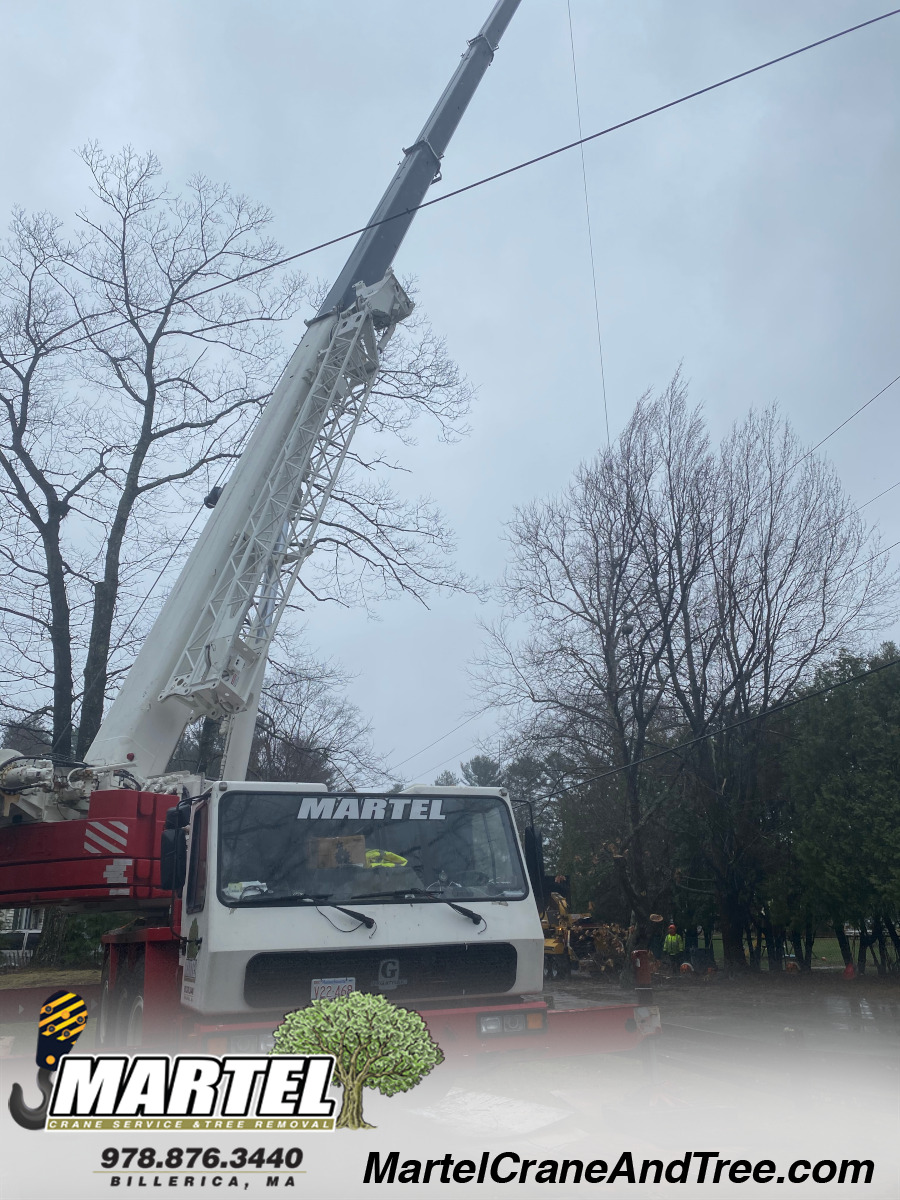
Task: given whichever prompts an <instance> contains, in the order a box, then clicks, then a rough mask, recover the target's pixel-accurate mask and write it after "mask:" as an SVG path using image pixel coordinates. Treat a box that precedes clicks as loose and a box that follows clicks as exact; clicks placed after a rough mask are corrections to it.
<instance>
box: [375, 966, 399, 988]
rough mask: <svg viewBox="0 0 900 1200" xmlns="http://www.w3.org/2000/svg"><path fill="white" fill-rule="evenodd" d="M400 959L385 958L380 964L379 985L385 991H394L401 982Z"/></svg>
mask: <svg viewBox="0 0 900 1200" xmlns="http://www.w3.org/2000/svg"><path fill="white" fill-rule="evenodd" d="M399 975H400V960H399V959H398V958H383V959H382V960H381V962H380V963H379V964H378V986H379V988H380V989H381V991H383V992H392V991H393V990H394V988H395V987H396V986H397V984H398V983H399V982H400V980H399Z"/></svg>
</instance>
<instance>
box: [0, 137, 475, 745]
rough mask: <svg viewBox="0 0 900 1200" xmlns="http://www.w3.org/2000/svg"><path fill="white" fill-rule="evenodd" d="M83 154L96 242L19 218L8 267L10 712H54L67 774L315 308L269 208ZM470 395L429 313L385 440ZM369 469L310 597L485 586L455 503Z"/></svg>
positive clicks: (350, 489) (391, 407)
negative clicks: (291, 335) (461, 569)
mask: <svg viewBox="0 0 900 1200" xmlns="http://www.w3.org/2000/svg"><path fill="white" fill-rule="evenodd" d="M81 157H82V159H83V161H84V163H85V165H86V167H87V169H88V171H89V175H90V180H91V190H92V193H93V199H92V201H91V202H90V204H89V205H88V206H87V207H86V208H85V210H84V211H83V212H82V213H81V214H79V228H78V231H77V234H76V235H74V236H72V237H68V238H67V237H65V236H64V233H63V228H62V226H61V224H60V223H59V222H57V221H56V220H54V219H53V218H51V217H49V216H48V215H46V214H38V215H37V216H27V215H26V214H24V213H22V212H17V213H16V214H15V216H14V219H13V223H12V226H11V229H10V236H9V239H8V241H7V243H6V244H5V246H4V248H3V253H2V257H0V265H2V270H0V403H2V406H3V414H2V415H3V418H4V420H3V426H4V432H3V433H0V479H2V482H0V491H2V494H3V496H4V499H5V500H6V501H7V503H6V505H5V508H4V512H3V514H2V515H0V553H2V554H3V556H4V561H5V564H6V567H7V587H6V589H5V597H4V602H3V604H2V606H0V638H2V642H0V687H2V697H3V698H2V704H3V706H4V707H5V709H6V710H7V712H8V714H9V716H10V717H11V718H13V717H19V718H21V717H29V716H36V717H40V716H41V715H42V714H45V715H49V716H50V717H51V719H52V742H53V747H54V750H55V752H56V754H57V755H60V756H62V757H67V756H68V755H70V754H71V753H72V752H73V749H74V751H75V752H76V753H77V755H78V756H82V755H83V754H84V753H85V752H86V750H87V747H88V746H89V745H90V743H91V741H92V740H93V737H94V735H95V734H96V732H97V729H98V727H99V724H100V721H101V718H102V713H103V705H104V702H105V699H106V697H107V696H108V694H109V692H110V690H111V689H112V688H114V687H115V684H116V680H117V678H118V677H120V676H121V674H122V673H123V672H124V671H125V670H126V669H127V667H128V665H129V663H130V661H131V660H132V658H133V655H134V651H135V647H136V645H137V644H138V643H139V641H140V638H141V636H142V634H143V632H144V631H145V629H146V627H147V622H148V620H149V619H150V618H151V617H152V615H153V607H152V606H149V605H147V597H148V593H149V592H150V591H151V588H152V586H153V585H154V583H155V581H156V580H157V578H158V577H159V576H164V577H168V575H169V574H170V572H171V570H172V569H173V568H174V567H175V566H176V565H177V564H178V561H179V559H180V558H182V557H183V555H184V549H183V548H182V547H186V545H187V544H188V543H189V541H190V536H191V535H190V533H189V532H188V521H189V519H190V518H189V516H188V514H191V513H193V514H194V516H195V517H196V514H197V513H198V511H200V509H199V502H200V499H201V498H202V496H203V495H204V494H206V493H207V492H209V491H210V489H211V487H212V485H213V484H215V483H219V482H221V479H222V476H223V473H224V472H225V471H227V466H228V464H229V462H231V461H233V460H234V458H235V457H236V456H237V454H238V453H239V451H240V448H241V445H242V443H243V440H244V438H245V436H246V433H247V431H248V428H249V426H250V424H251V423H252V420H253V418H254V417H255V416H256V414H257V413H258V412H259V410H260V408H261V407H262V406H263V405H264V403H265V401H266V399H267V397H268V395H269V393H270V391H271V388H272V386H273V384H274V382H275V379H276V377H277V374H278V371H279V370H280V367H281V364H282V362H283V361H284V359H285V358H286V354H285V352H284V347H283V345H282V341H281V336H280V332H279V330H280V326H282V325H283V324H284V323H285V322H287V321H289V320H290V319H291V318H293V317H295V316H296V314H297V313H298V312H299V310H300V308H301V306H302V305H303V304H305V303H308V302H310V301H312V300H314V296H315V289H314V288H310V287H308V286H307V283H306V280H305V279H304V278H303V277H302V276H299V275H296V274H290V273H288V272H286V271H284V270H283V269H280V268H279V267H278V263H279V260H280V259H281V257H282V251H281V247H280V246H278V245H277V244H276V243H275V242H274V241H273V240H272V239H271V238H270V237H269V235H268V233H267V227H268V224H269V221H270V214H269V213H268V211H267V210H265V209H264V208H262V207H261V206H259V205H255V204H253V203H251V202H250V201H248V200H247V199H246V198H244V197H241V196H236V195H235V194H233V193H232V192H231V191H230V189H228V188H227V187H225V186H221V185H218V184H214V183H212V182H211V181H210V180H208V179H206V178H204V177H202V176H196V177H194V178H193V179H191V180H190V181H189V182H188V184H187V186H186V188H185V189H184V190H183V191H182V192H174V191H172V190H170V189H169V188H168V187H167V186H166V185H165V184H164V183H163V181H162V179H161V172H160V166H159V163H158V161H157V160H156V158H155V157H154V156H153V155H152V154H146V155H141V154H137V153H135V152H134V151H132V150H130V149H126V150H124V151H123V152H122V153H121V154H119V155H116V156H108V155H106V154H104V153H103V152H102V151H101V150H100V148H99V147H97V146H95V145H91V146H88V147H86V148H85V149H84V150H83V151H82V152H81ZM249 272H252V274H251V275H249V277H248V273H249ZM470 399H471V389H470V387H469V386H468V384H467V383H466V381H465V380H464V379H462V378H461V377H460V374H459V371H458V369H457V368H456V366H455V364H454V363H453V362H452V361H451V360H450V359H449V358H448V356H447V354H446V349H445V347H444V345H443V343H442V341H441V340H440V339H439V338H438V337H437V336H436V335H435V334H434V332H433V331H432V330H431V328H430V327H429V325H428V323H427V321H426V320H424V319H423V318H421V317H420V318H419V320H418V323H417V325H416V326H415V328H413V329H412V330H409V331H404V332H403V333H401V334H400V335H399V336H398V337H397V338H395V339H394V342H393V343H392V344H391V346H390V348H389V353H388V356H387V359H386V362H385V371H384V374H383V376H382V378H381V380H380V381H379V383H378V386H377V388H376V390H375V394H374V395H373V397H372V402H371V404H370V408H369V411H368V413H367V416H366V422H367V425H368V429H369V431H370V433H371V434H373V435H374V434H379V433H383V434H389V435H392V436H394V437H399V438H400V440H401V441H403V440H408V439H409V438H410V436H411V433H410V431H411V426H412V425H413V423H414V422H415V420H416V419H417V418H418V417H420V416H421V415H422V414H430V415H431V416H433V417H434V418H435V419H436V420H437V422H438V426H439V429H440V431H441V433H442V436H444V437H445V438H448V439H452V437H454V436H456V435H457V434H458V433H460V432H463V431H464V427H463V420H464V416H465V413H466V411H467V409H468V405H469V402H470ZM363 443H364V444H365V445H366V446H368V447H371V446H373V444H374V443H373V439H372V438H371V437H368V436H367V437H366V438H364V439H363ZM350 465H351V472H350V473H349V474H347V475H345V476H344V478H343V480H342V486H341V489H340V490H339V491H337V492H336V494H335V495H334V497H333V501H332V504H331V505H330V507H329V510H328V512H327V514H326V523H324V524H323V525H322V526H321V527H320V530H319V539H318V543H317V545H318V549H319V556H318V557H319V560H320V564H321V565H320V567H319V569H318V574H317V575H314V576H313V577H312V579H311V580H310V581H309V583H308V594H309V595H310V596H312V597H315V598H317V599H318V598H334V599H338V600H339V601H341V602H343V603H359V602H365V601H366V600H367V599H370V598H372V597H374V596H377V595H380V594H386V593H390V592H392V591H395V590H397V589H401V590H406V591H409V592H412V593H413V594H415V595H416V596H418V597H420V598H421V597H422V596H424V595H425V594H426V593H427V591H428V590H429V589H430V588H432V587H442V586H447V587H450V588H455V587H466V586H468V581H467V580H465V579H464V578H463V577H462V576H461V575H459V574H458V573H457V572H455V571H454V569H453V567H452V563H451V562H450V561H449V558H448V555H449V553H450V550H451V548H452V538H451V536H450V534H449V533H448V531H447V529H446V527H445V525H444V523H443V520H442V518H441V516H440V514H439V513H438V512H437V510H436V509H435V508H434V506H433V505H431V504H430V503H428V502H427V501H424V500H422V501H414V500H413V501H410V500H401V499H400V498H398V497H397V496H395V495H394V493H393V492H392V491H391V490H390V489H389V488H388V487H387V485H386V484H385V483H384V482H383V481H382V480H381V479H380V478H378V477H377V476H376V472H377V471H379V469H381V470H384V469H387V468H388V467H394V468H395V469H400V468H399V466H398V464H397V463H394V462H390V461H389V460H388V458H387V457H386V456H385V455H384V453H383V452H381V451H380V450H378V449H374V450H372V452H371V454H369V455H368V456H366V455H365V454H364V453H360V452H357V453H356V454H355V456H354V457H353V459H352V461H351V464H350ZM354 472H355V473H354ZM193 523H194V522H193V521H192V522H191V524H193ZM313 561H314V562H315V559H314V560H313ZM79 678H80V680H81V685H80V687H79V686H78V684H77V682H76V680H78V679H79ZM74 731H77V739H76V744H75V746H74V747H73V744H72V743H73V732H74Z"/></svg>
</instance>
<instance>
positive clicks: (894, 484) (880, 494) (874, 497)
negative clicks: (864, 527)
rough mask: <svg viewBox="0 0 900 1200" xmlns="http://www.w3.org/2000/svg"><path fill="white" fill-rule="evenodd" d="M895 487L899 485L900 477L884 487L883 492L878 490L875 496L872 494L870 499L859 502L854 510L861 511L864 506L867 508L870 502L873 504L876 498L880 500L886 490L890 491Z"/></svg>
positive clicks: (886, 492)
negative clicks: (862, 502) (863, 502)
mask: <svg viewBox="0 0 900 1200" xmlns="http://www.w3.org/2000/svg"><path fill="white" fill-rule="evenodd" d="M896 487H900V479H898V480H897V482H896V483H892V484H891V486H890V487H888V488H885V489H884V491H883V492H879V493H878V495H877V496H873V497H872V499H871V500H867V501H866V502H865V504H861V505H860V506H859V508H858V509H857V510H856V511H857V512H862V510H863V509H864V508H868V507H869V505H870V504H874V503H875V501H876V500H880V499H881V497H882V496H886V495H887V494H888V492H892V491H893V490H894V488H896Z"/></svg>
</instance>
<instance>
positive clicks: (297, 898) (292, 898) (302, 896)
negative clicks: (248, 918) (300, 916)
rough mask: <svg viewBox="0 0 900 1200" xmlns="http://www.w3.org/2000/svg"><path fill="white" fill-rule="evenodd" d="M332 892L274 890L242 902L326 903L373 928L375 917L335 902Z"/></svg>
mask: <svg viewBox="0 0 900 1200" xmlns="http://www.w3.org/2000/svg"><path fill="white" fill-rule="evenodd" d="M330 896H331V893H330V892H321V893H316V894H312V893H310V892H289V893H288V894H287V895H286V896H279V895H278V894H277V893H275V892H272V893H270V894H266V895H263V896H248V897H247V899H246V900H242V901H241V903H242V904H268V905H287V904H312V905H319V904H324V905H326V907H328V908H336V909H337V910H338V912H342V913H346V915H347V916H348V917H352V918H353V919H354V921H361V922H362V923H363V925H365V927H366V929H371V928H372V926H373V925H374V924H375V918H374V917H367V916H366V915H365V913H361V912H356V911H355V910H354V909H352V908H344V907H343V906H342V905H340V904H335V903H333V902H332V901H331V899H330Z"/></svg>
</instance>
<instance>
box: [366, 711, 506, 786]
mask: <svg viewBox="0 0 900 1200" xmlns="http://www.w3.org/2000/svg"><path fill="white" fill-rule="evenodd" d="M480 716H483V711H482V712H477V713H473V714H472V716H471V717H466V719H465V721H461V722H460V723H459V725H455V726H454V727H453V728H452V729H448V730H447V732H446V733H442V734H441V736H440V737H439V738H435V739H434V741H433V742H429V743H428V745H427V746H423V747H422V749H421V750H417V751H416V752H415V754H410V755H409V757H408V758H404V759H401V761H400V762H398V763H394V764H393V766H390V767H386V768H385V770H386V771H396V770H397V768H398V767H403V766H405V765H406V764H407V763H408V762H412V760H413V759H414V758H418V757H419V755H420V754H424V753H425V751H426V750H430V749H431V747H432V746H436V745H437V744H438V742H442V741H443V740H444V738H448V737H449V736H450V734H451V733H456V731H457V729H462V728H463V727H464V726H466V725H470V724H471V723H472V721H474V720H475V718H476V717H480ZM451 757H453V758H455V757H456V755H452V756H451ZM447 761H448V762H449V759H448V760H447Z"/></svg>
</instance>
